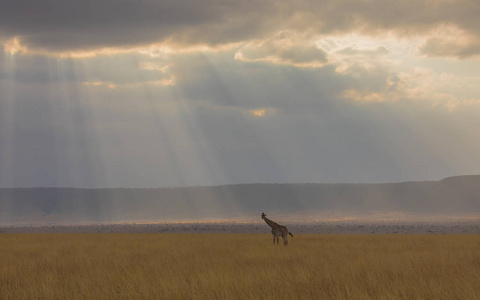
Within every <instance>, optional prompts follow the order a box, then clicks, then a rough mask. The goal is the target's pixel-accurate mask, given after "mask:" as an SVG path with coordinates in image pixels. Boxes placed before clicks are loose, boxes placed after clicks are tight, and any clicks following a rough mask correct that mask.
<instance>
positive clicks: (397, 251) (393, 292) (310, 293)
mask: <svg viewBox="0 0 480 300" xmlns="http://www.w3.org/2000/svg"><path fill="white" fill-rule="evenodd" d="M0 259H1V264H0V298H1V299H345V298H350V299H398V298H402V299H478V297H479V296H478V295H480V285H479V284H478V282H480V236H479V235H471V234H462V235H453V234H450V235H432V234H430V235H422V234H415V235H406V234H402V235H393V234H375V235H372V234H368V235H363V234H356V235H349V234H341V235H333V234H332V235H325V234H295V237H294V238H290V243H289V245H288V246H287V247H284V246H283V245H280V246H273V245H272V238H271V235H269V234H188V233H186V234H1V235H0Z"/></svg>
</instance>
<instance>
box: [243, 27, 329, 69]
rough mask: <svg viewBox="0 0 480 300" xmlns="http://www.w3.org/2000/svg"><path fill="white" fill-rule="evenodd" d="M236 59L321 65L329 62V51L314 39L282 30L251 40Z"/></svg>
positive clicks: (312, 65) (302, 65)
mask: <svg viewBox="0 0 480 300" xmlns="http://www.w3.org/2000/svg"><path fill="white" fill-rule="evenodd" d="M235 59H238V60H241V61H247V62H259V61H264V62H271V63H274V64H283V65H293V66H298V67H319V66H323V65H324V64H325V63H326V62H327V53H326V52H325V51H324V50H323V49H320V48H318V47H317V46H316V45H315V43H314V41H312V40H309V39H308V38H307V39H306V38H305V37H304V36H299V35H296V34H293V33H288V32H282V33H280V34H278V35H276V36H275V37H274V38H271V39H268V40H262V41H256V42H250V43H248V44H246V45H244V46H242V47H241V48H240V49H239V50H237V52H236V53H235Z"/></svg>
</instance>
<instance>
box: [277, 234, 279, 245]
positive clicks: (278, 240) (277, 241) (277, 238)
mask: <svg viewBox="0 0 480 300" xmlns="http://www.w3.org/2000/svg"><path fill="white" fill-rule="evenodd" d="M277 245H280V241H279V237H278V235H277Z"/></svg>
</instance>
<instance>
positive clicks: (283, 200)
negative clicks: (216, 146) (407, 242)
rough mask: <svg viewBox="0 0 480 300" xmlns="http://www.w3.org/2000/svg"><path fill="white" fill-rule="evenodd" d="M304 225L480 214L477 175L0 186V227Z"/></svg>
mask: <svg viewBox="0 0 480 300" xmlns="http://www.w3.org/2000/svg"><path fill="white" fill-rule="evenodd" d="M262 211H265V212H267V213H269V215H270V216H273V215H274V214H276V215H277V216H282V217H283V218H288V217H290V218H292V219H295V220H302V218H323V217H325V216H328V215H329V214H330V213H333V212H335V214H336V216H341V215H342V213H345V214H347V213H348V214H350V215H351V214H352V213H353V214H356V215H366V216H375V215H376V214H378V213H382V214H385V213H387V214H388V213H403V214H411V215H463V214H476V213H479V214H480V175H476V176H458V177H449V178H446V179H443V180H441V181H428V182H427V181H425V182H404V183H388V184H242V185H226V186H216V187H185V188H160V189H124V188H118V189H74V188H15V189H0V224H3V225H5V224H7V225H8V224H60V223H65V224H72V223H73V224H74V223H88V222H145V221H185V220H205V219H219V220H222V219H223V220H225V219H232V218H234V219H237V220H239V219H245V220H256V219H259V217H258V215H259V213H261V212H262Z"/></svg>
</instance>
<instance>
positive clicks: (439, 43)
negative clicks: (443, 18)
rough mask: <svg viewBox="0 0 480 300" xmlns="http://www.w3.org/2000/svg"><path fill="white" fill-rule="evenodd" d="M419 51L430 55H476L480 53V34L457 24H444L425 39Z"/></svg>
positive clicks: (458, 56)
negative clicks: (463, 28)
mask: <svg viewBox="0 0 480 300" xmlns="http://www.w3.org/2000/svg"><path fill="white" fill-rule="evenodd" d="M419 52H420V53H421V54H423V55H426V56H429V57H445V56H446V57H456V58H460V59H466V58H471V57H475V56H478V55H480V36H478V35H475V34H473V33H471V32H468V31H465V30H462V29H461V28H459V27H456V26H442V27H440V28H438V29H437V30H436V31H434V33H433V34H432V35H431V36H429V37H428V38H427V39H426V40H425V42H424V43H423V45H421V46H420V48H419Z"/></svg>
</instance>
